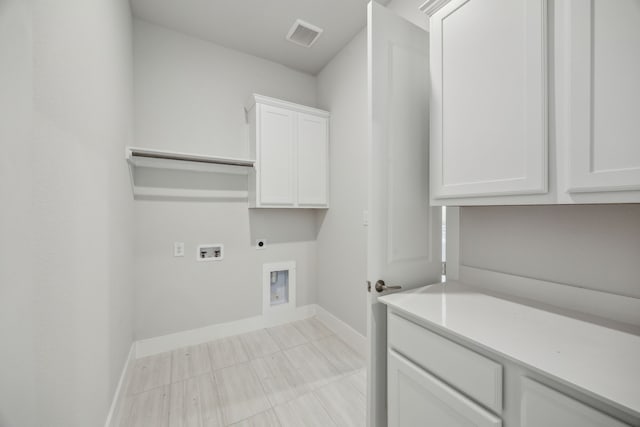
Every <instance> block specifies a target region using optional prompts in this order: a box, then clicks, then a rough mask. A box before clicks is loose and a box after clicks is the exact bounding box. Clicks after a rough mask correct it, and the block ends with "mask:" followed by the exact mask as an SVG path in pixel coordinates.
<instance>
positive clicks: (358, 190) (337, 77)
mask: <svg viewBox="0 0 640 427" xmlns="http://www.w3.org/2000/svg"><path fill="white" fill-rule="evenodd" d="M318 105H319V107H320V108H323V109H326V110H329V111H331V134H330V140H331V153H330V155H331V158H330V164H331V172H330V177H331V193H330V194H331V209H329V210H327V211H326V213H319V215H318V222H319V232H318V303H319V304H320V305H321V306H322V307H324V308H325V309H327V310H328V311H329V312H331V313H332V314H333V315H335V316H337V317H338V318H340V319H341V320H343V321H344V322H346V323H347V324H348V325H350V326H351V327H352V328H354V329H355V330H356V331H358V332H360V333H361V334H363V335H365V334H366V289H365V283H366V282H365V281H366V268H367V243H366V242H367V240H366V239H367V229H366V227H364V226H363V222H362V221H363V211H364V210H366V209H367V191H368V190H367V175H368V169H367V167H368V166H367V165H368V163H367V151H368V149H367V140H368V132H367V38H366V29H363V30H362V31H360V33H358V35H356V37H354V39H353V40H351V42H350V43H349V44H348V45H347V46H346V47H344V48H343V49H342V51H340V53H338V55H336V57H335V58H333V59H332V60H331V62H330V63H329V64H328V65H327V66H326V67H325V68H324V69H323V70H322V71H321V72H320V73H319V74H318Z"/></svg>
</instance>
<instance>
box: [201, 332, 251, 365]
mask: <svg viewBox="0 0 640 427" xmlns="http://www.w3.org/2000/svg"><path fill="white" fill-rule="evenodd" d="M208 346H209V356H210V358H211V368H212V369H213V370H218V369H222V368H226V367H229V366H233V365H237V364H238V363H244V362H248V361H249V356H248V355H247V352H246V350H245V348H244V345H243V344H242V341H240V338H239V337H237V336H233V337H228V338H221V339H219V340H215V341H212V342H210V343H209V345H208Z"/></svg>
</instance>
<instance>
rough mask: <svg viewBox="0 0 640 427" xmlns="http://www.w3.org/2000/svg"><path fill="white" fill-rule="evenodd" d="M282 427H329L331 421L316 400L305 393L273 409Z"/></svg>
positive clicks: (331, 424) (313, 396) (332, 423)
mask: <svg viewBox="0 0 640 427" xmlns="http://www.w3.org/2000/svg"><path fill="white" fill-rule="evenodd" d="M274 410H275V412H276V415H277V416H278V420H279V421H280V425H282V427H302V426H304V427H316V426H317V427H329V426H335V425H336V424H335V423H334V422H333V421H332V419H331V417H330V416H329V414H327V411H326V410H325V409H324V407H323V406H322V404H321V403H320V401H319V400H318V398H317V397H316V396H315V395H313V394H312V393H307V394H305V395H302V396H300V397H298V398H297V399H295V400H292V401H290V402H287V403H285V404H282V405H278V406H276V407H275V408H274Z"/></svg>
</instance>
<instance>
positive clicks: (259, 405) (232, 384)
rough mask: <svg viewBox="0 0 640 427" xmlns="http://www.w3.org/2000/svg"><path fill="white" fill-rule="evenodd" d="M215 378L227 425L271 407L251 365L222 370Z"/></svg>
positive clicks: (216, 372) (245, 364) (244, 364)
mask: <svg viewBox="0 0 640 427" xmlns="http://www.w3.org/2000/svg"><path fill="white" fill-rule="evenodd" d="M214 376H215V379H216V384H217V385H218V391H219V393H220V402H221V404H222V414H223V416H224V421H225V424H233V423H236V422H238V421H242V420H244V419H245V418H249V417H252V416H254V415H257V414H259V413H260V412H264V411H266V410H267V409H269V408H270V407H271V405H270V404H269V400H268V399H267V398H266V396H265V395H264V392H263V390H262V385H261V384H260V381H259V380H258V378H257V377H256V375H255V374H254V373H253V370H252V369H251V366H250V365H249V363H243V364H240V365H235V366H231V367H228V368H224V369H220V370H218V371H215V373H214Z"/></svg>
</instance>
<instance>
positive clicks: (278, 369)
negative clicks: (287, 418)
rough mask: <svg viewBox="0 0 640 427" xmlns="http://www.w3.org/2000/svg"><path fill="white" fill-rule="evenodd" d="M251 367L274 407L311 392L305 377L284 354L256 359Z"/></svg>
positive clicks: (279, 353)
mask: <svg viewBox="0 0 640 427" xmlns="http://www.w3.org/2000/svg"><path fill="white" fill-rule="evenodd" d="M251 367H252V368H253V370H254V372H255V373H256V375H257V376H258V379H259V380H260V382H261V383H262V387H263V389H264V391H265V393H266V395H267V398H268V399H269V402H271V404H272V405H273V406H275V405H279V404H281V403H285V402H288V401H289V400H292V399H295V398H296V397H298V396H300V395H302V394H305V393H307V392H308V391H310V388H309V387H308V386H307V385H306V383H305V380H304V378H303V376H302V375H301V374H300V373H299V372H298V371H296V370H295V369H294V368H293V365H292V364H291V362H290V361H289V359H287V357H286V356H285V355H284V354H283V353H282V352H278V353H274V354H271V355H269V356H267V357H264V358H260V359H255V360H253V361H251Z"/></svg>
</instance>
